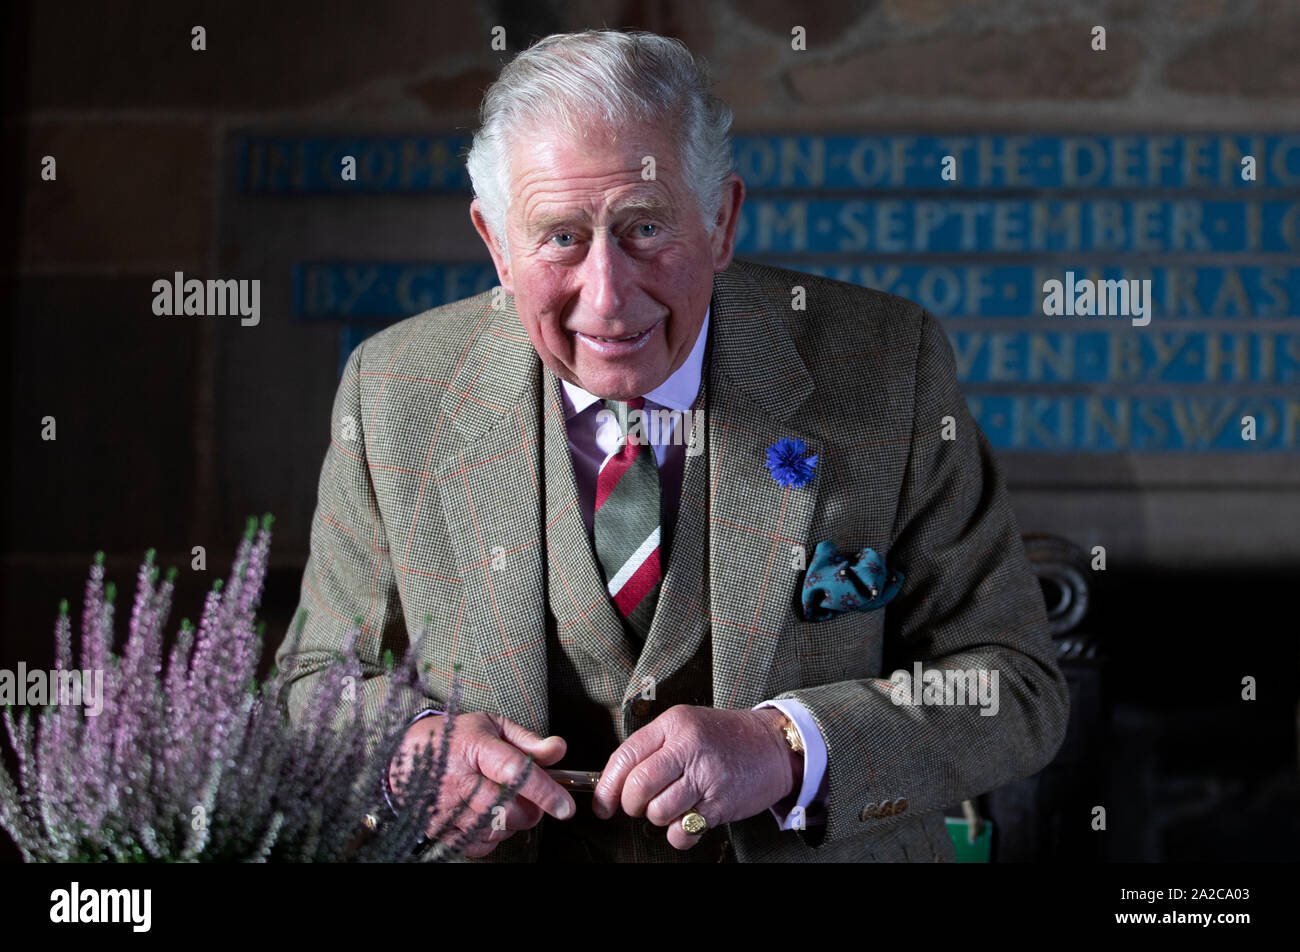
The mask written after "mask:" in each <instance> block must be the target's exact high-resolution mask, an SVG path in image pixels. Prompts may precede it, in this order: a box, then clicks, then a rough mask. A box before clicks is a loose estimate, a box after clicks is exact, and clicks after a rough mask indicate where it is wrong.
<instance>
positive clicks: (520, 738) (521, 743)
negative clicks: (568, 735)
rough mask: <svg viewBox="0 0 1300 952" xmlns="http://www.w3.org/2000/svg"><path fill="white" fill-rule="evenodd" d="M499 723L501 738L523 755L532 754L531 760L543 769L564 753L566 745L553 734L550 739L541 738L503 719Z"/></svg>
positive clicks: (562, 739)
mask: <svg viewBox="0 0 1300 952" xmlns="http://www.w3.org/2000/svg"><path fill="white" fill-rule="evenodd" d="M500 723H501V736H502V738H504V739H505V740H507V741H509V742H510V743H511V744H514V745H515V746H516V747H518V748H519V749H520V750H522V751H523V752H524V753H525V754H532V755H533V759H534V760H536V761H537V762H538V763H539V764H541V765H542V766H543V767H549V766H550V765H551V764H553V763H555V762H556V761H557V760H559V759H560V758H561V757H563V756H564V751H565V749H566V747H567V746H568V745H567V744H566V743H565V742H564V738H563V737H559V736H557V735H555V734H552V735H551V736H550V737H542V736H540V735H538V734H535V733H534V732H533V731H530V730H529V729H528V728H526V727H524V726H522V725H520V724H516V723H515V722H514V721H512V720H508V719H506V718H504V717H503V718H501V722H500Z"/></svg>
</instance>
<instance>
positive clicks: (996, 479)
mask: <svg viewBox="0 0 1300 952" xmlns="http://www.w3.org/2000/svg"><path fill="white" fill-rule="evenodd" d="M949 417H950V418H951V420H947V419H946V418H949ZM911 423H912V436H911V446H910V450H909V456H908V461H907V465H906V468H905V470H904V474H903V480H902V485H901V491H900V498H899V506H898V510H897V515H896V518H895V522H894V527H893V533H892V536H893V543H892V546H891V548H890V551H889V552H888V554H887V555H886V562H887V565H888V568H890V569H897V570H899V571H901V572H902V573H903V576H904V580H903V585H902V587H901V589H900V590H899V592H898V594H897V595H896V596H895V598H894V599H893V600H892V601H891V602H890V603H889V604H888V605H887V606H886V607H885V608H884V609H883V610H884V611H885V613H886V615H885V619H884V642H883V645H882V649H883V662H882V663H883V667H884V673H885V675H886V676H885V677H882V678H869V679H863V680H851V681H839V682H834V683H830V684H823V685H816V686H813V687H807V688H800V689H797V690H793V691H788V692H786V693H785V694H783V695H780V696H781V697H793V698H797V699H798V700H799V701H801V702H803V704H804V705H805V706H806V707H807V708H808V709H809V711H810V712H811V713H812V715H813V717H814V718H815V720H816V721H817V725H818V727H820V728H821V731H822V734H823V736H824V737H825V740H826V749H827V800H826V815H827V822H826V824H825V826H823V827H809V829H808V830H806V831H802V832H801V834H800V835H801V836H803V838H804V840H805V842H807V843H808V845H809V846H811V847H813V848H814V849H816V848H821V847H824V846H826V845H828V844H831V843H834V842H837V841H839V840H842V839H844V838H846V837H851V836H855V835H859V834H865V833H878V832H880V831H881V829H882V828H884V827H888V826H890V825H897V824H899V823H901V822H905V821H906V820H907V819H908V818H909V817H911V816H914V815H919V814H924V813H928V812H930V811H936V810H942V809H944V808H946V807H948V806H951V805H953V804H956V803H958V802H960V801H961V800H964V799H967V798H970V797H974V796H977V795H978V794H980V793H984V792H986V791H988V790H991V789H993V788H995V787H998V786H1001V785H1003V784H1005V783H1008V782H1010V781H1012V780H1016V779H1019V778H1022V777H1026V776H1029V775H1031V774H1033V773H1035V772H1037V771H1039V770H1041V769H1042V768H1043V767H1044V766H1046V765H1047V764H1048V763H1049V762H1050V761H1051V760H1052V758H1053V757H1054V756H1055V754H1056V751H1057V750H1058V749H1059V748H1060V746H1061V742H1062V741H1063V740H1064V737H1065V728H1066V722H1067V719H1068V714H1069V693H1068V689H1067V685H1066V682H1065V679H1064V677H1063V676H1062V674H1061V671H1060V668H1059V667H1058V665H1057V663H1056V657H1055V651H1054V649H1053V645H1052V643H1051V639H1050V637H1049V635H1048V630H1047V618H1046V612H1045V608H1044V603H1043V596H1042V592H1041V590H1040V589H1039V586H1038V582H1037V579H1036V577H1035V576H1034V573H1033V571H1032V569H1031V568H1030V566H1029V561H1028V559H1027V557H1026V555H1025V550H1024V546H1023V543H1022V541H1021V538H1020V531H1019V527H1018V526H1017V524H1016V519H1015V515H1014V513H1013V511H1012V509H1011V504H1010V501H1009V499H1008V496H1007V490H1006V486H1005V482H1004V479H1003V476H1002V473H1001V472H1000V470H999V468H998V466H997V463H996V461H995V460H994V457H993V452H992V448H991V446H990V444H989V442H988V439H987V437H985V435H984V433H983V432H982V431H981V430H980V429H979V427H978V426H977V424H976V423H975V420H974V419H973V418H972V416H971V414H970V412H969V410H968V408H967V406H966V401H965V399H964V398H963V397H962V395H961V392H960V390H959V389H958V385H957V374H956V366H955V362H954V359H953V354H952V348H951V346H950V345H949V343H948V339H947V336H946V335H945V333H944V331H943V329H942V327H941V325H940V324H939V322H938V320H937V319H936V318H935V317H934V316H933V315H931V314H930V313H929V312H928V311H924V310H923V311H922V312H921V327H920V334H919V344H918V349H917V355H916V370H915V383H914V396H913V409H912V421H911ZM945 436H948V437H950V438H945ZM916 662H919V663H920V664H921V669H922V671H923V672H934V674H933V675H926V674H923V682H924V681H926V680H929V679H931V678H934V677H941V676H942V673H943V672H944V671H954V672H955V671H958V670H960V671H973V672H974V674H973V675H971V677H972V678H973V679H974V680H967V681H966V683H967V684H968V685H972V686H974V685H975V684H977V683H982V684H983V685H985V687H983V688H982V690H984V691H986V692H988V691H990V690H991V694H989V695H987V696H989V697H991V698H993V699H995V703H996V707H994V704H992V703H990V704H987V705H984V706H983V708H982V707H981V706H980V704H978V703H971V702H970V699H969V698H968V702H967V703H965V704H925V703H921V704H901V703H897V702H898V701H901V700H906V699H908V697H909V694H910V689H911V686H912V684H913V681H912V677H911V676H912V674H913V673H914V664H915V663H916ZM899 669H901V670H902V671H905V672H906V673H907V675H908V677H907V679H906V681H905V682H904V681H903V679H902V678H901V677H900V676H899V675H896V674H895V675H894V677H893V678H892V679H891V677H890V675H891V674H894V672H897V671H899ZM904 684H905V685H906V686H905V687H904V686H901V685H904ZM917 696H918V700H922V701H923V700H924V695H922V694H921V692H920V691H919V690H918V691H917ZM958 696H959V695H958ZM982 709H983V710H985V711H989V710H995V711H996V713H982V712H981V711H982Z"/></svg>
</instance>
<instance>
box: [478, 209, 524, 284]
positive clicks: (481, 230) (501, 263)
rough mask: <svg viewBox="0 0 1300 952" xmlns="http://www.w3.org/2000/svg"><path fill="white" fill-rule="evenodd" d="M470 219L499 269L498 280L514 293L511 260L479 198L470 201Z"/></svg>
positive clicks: (493, 262)
mask: <svg viewBox="0 0 1300 952" xmlns="http://www.w3.org/2000/svg"><path fill="white" fill-rule="evenodd" d="M469 220H470V221H472V222H473V223H474V230H475V231H477V232H478V236H479V237H480V238H482V239H483V244H485V245H487V250H488V254H490V255H491V256H492V264H493V265H494V266H495V267H496V269H497V280H499V281H500V282H501V286H502V287H503V288H505V289H506V293H507V294H514V293H515V289H514V284H513V283H512V281H511V277H510V261H509V260H508V259H507V258H506V256H505V255H504V254H503V253H502V251H501V246H500V245H499V244H498V243H497V236H496V235H494V234H493V233H492V229H491V228H489V227H488V222H487V218H486V217H484V215H483V207H482V206H481V205H480V204H479V201H478V199H477V198H476V199H474V201H472V202H470V203H469Z"/></svg>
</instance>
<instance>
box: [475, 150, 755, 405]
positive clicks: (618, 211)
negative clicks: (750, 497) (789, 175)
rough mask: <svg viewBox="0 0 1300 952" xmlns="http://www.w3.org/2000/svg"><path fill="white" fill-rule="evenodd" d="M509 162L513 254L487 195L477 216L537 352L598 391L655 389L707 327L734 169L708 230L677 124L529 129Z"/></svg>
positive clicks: (735, 188)
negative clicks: (684, 166)
mask: <svg viewBox="0 0 1300 952" xmlns="http://www.w3.org/2000/svg"><path fill="white" fill-rule="evenodd" d="M647 156H648V157H650V158H652V159H653V160H654V166H653V168H654V177H653V178H651V179H650V180H647V179H646V178H644V177H643V170H644V169H646V168H647V167H648V166H647V164H645V163H644V161H643V160H644V159H645V158H646V157H647ZM511 170H512V176H511V189H512V191H511V203H510V209H509V212H508V213H507V216H506V236H507V240H508V244H509V250H510V258H509V260H508V261H507V260H506V259H505V257H504V256H503V255H502V254H501V252H500V249H499V248H498V247H497V244H496V241H495V238H494V236H492V235H491V233H490V231H489V228H488V224H487V222H486V220H485V219H484V218H483V215H482V213H481V211H480V210H479V207H478V202H474V204H473V205H472V206H471V218H472V219H473V220H474V225H475V227H476V228H477V229H478V231H479V234H480V235H481V236H482V238H483V240H484V242H485V243H486V244H487V246H488V250H489V251H490V252H491V253H492V258H493V261H494V263H495V264H496V267H497V274H498V276H499V278H500V279H501V284H502V286H503V287H504V288H505V289H506V290H507V291H508V292H510V293H511V294H513V295H514V296H515V306H516V308H517V310H518V312H519V318H520V320H521V321H522V323H523V325H524V329H525V330H526V331H527V332H528V336H529V338H530V339H531V340H532V343H533V346H534V347H535V348H536V349H537V353H538V356H540V357H541V359H542V361H543V362H544V363H545V364H546V365H547V366H548V367H550V368H551V370H552V371H554V372H555V374H556V375H557V376H559V377H561V378H562V379H564V380H568V381H569V382H570V383H574V384H577V385H578V386H580V387H582V388H583V389H584V390H587V391H589V392H590V393H593V394H595V395H596V396H598V397H602V398H613V399H617V400H626V399H629V398H631V397H636V396H642V395H644V394H646V393H648V392H649V391H651V390H653V389H654V388H655V387H657V386H659V385H660V384H661V383H663V382H664V381H665V380H667V379H668V377H669V376H670V375H671V374H672V373H673V371H675V370H676V369H677V368H678V367H680V366H681V365H682V364H683V363H684V362H685V360H686V357H687V355H688V354H690V352H691V348H692V346H693V345H694V344H695V339H696V337H697V336H698V335H699V330H700V327H701V325H702V324H703V323H704V314H705V311H706V310H707V309H708V306H709V297H710V295H711V294H712V290H713V274H714V272H717V271H722V270H724V269H725V268H726V267H727V265H728V264H730V262H731V252H732V246H733V241H734V237H735V228H736V222H737V220H738V217H739V216H738V212H739V210H740V204H741V202H742V201H743V199H744V185H743V184H741V182H740V179H739V178H738V177H736V176H734V175H733V176H732V178H731V180H730V181H729V182H728V184H727V187H726V188H725V189H724V192H723V201H722V206H721V208H720V209H719V213H718V222H719V224H718V227H717V228H715V229H714V231H713V233H712V234H711V235H710V233H709V232H708V230H707V229H706V228H705V227H704V222H703V220H702V218H701V215H700V210H699V206H698V204H697V203H696V200H695V196H694V195H693V194H692V193H691V191H690V189H689V188H688V186H687V185H686V181H685V179H684V178H683V177H682V174H681V169H680V166H679V164H678V149H677V146H676V143H675V142H673V140H672V139H671V138H670V132H669V131H668V130H663V129H659V128H655V127H651V126H644V125H633V126H625V127H623V128H621V129H619V130H617V132H616V134H615V135H611V134H610V133H609V132H608V131H605V130H593V131H592V132H591V133H590V134H588V135H587V136H585V137H583V138H580V139H571V138H569V137H567V136H565V135H564V134H562V133H555V132H552V131H550V130H547V129H544V128H541V129H533V130H531V131H529V132H527V133H523V134H520V135H518V136H517V137H516V139H515V143H514V151H513V155H512V163H511Z"/></svg>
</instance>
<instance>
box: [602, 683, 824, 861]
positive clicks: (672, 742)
mask: <svg viewBox="0 0 1300 952" xmlns="http://www.w3.org/2000/svg"><path fill="white" fill-rule="evenodd" d="M781 717H782V714H781V712H780V711H779V710H776V709H775V708H760V709H759V710H757V711H735V710H720V709H717V708H712V707H697V706H694V705H690V704H678V705H677V706H675V707H671V708H669V709H668V710H666V711H664V713H662V714H660V715H659V716H658V717H657V718H655V719H654V720H653V721H651V722H650V723H649V724H647V725H646V726H645V727H643V728H641V729H640V730H638V731H636V732H635V733H634V734H632V735H631V736H630V737H628V739H627V740H626V741H624V742H623V744H622V745H621V746H620V747H619V748H618V750H616V751H614V753H613V754H612V755H611V756H610V758H609V762H608V763H607V764H606V765H605V769H604V771H603V772H602V774H601V778H600V783H599V784H598V785H597V786H596V792H595V794H594V796H593V799H592V809H593V810H594V811H595V813H596V815H597V816H598V817H601V818H603V819H608V818H609V817H611V816H613V814H614V811H615V810H616V809H617V808H618V807H619V806H620V805H621V806H622V807H623V811H624V812H625V813H626V814H627V815H628V816H642V815H644V816H645V817H646V819H648V820H649V821H650V822H651V823H653V824H654V825H655V826H666V827H668V842H669V843H671V844H672V845H673V846H674V847H675V848H676V849H679V850H687V849H690V848H691V847H692V846H694V845H695V844H696V843H698V842H699V836H694V835H691V834H689V833H687V832H686V831H684V830H683V829H682V828H681V824H680V823H678V822H677V821H678V820H680V819H681V818H682V816H683V814H686V813H688V812H690V811H691V810H695V811H696V812H698V813H700V814H701V815H702V816H703V817H704V819H705V820H707V821H708V824H709V827H710V828H713V827H716V826H718V825H720V824H722V823H730V822H731V821H733V820H743V819H745V818H746V817H751V816H753V815H754V814H756V813H761V812H762V811H763V810H766V809H767V808H768V807H771V806H773V805H774V804H776V803H778V802H780V801H781V800H783V799H785V798H786V797H788V796H789V795H790V793H791V792H792V791H793V790H796V789H797V788H796V786H795V784H796V783H797V782H799V780H800V778H801V777H802V776H803V759H802V757H800V756H799V755H798V754H795V753H794V752H793V751H791V750H790V748H789V747H788V746H787V745H786V743H785V739H784V738H783V737H782V735H781V726H780V725H781Z"/></svg>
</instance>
